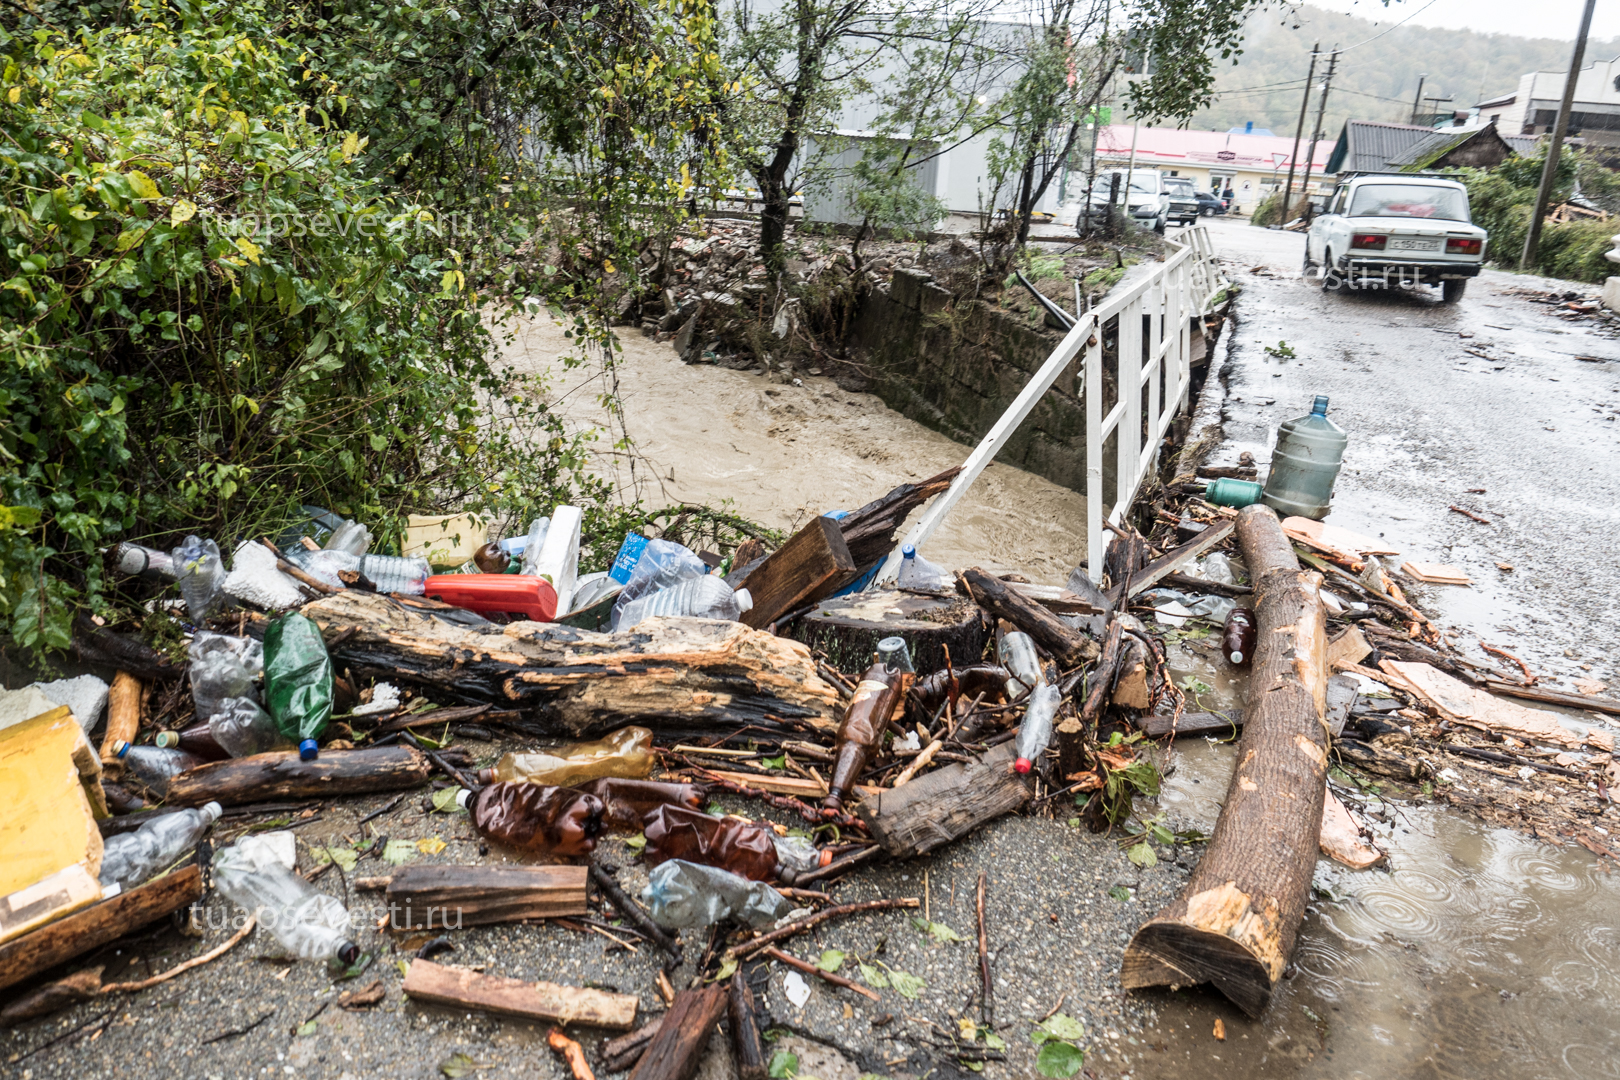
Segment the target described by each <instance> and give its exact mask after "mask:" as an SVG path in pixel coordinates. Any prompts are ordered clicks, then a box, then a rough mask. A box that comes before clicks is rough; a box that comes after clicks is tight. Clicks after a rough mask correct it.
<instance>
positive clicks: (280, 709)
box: [264, 615, 332, 761]
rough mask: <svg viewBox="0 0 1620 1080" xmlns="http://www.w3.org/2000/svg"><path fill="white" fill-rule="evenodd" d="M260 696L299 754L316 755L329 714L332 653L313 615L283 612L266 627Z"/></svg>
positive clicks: (310, 758)
mask: <svg viewBox="0 0 1620 1080" xmlns="http://www.w3.org/2000/svg"><path fill="white" fill-rule="evenodd" d="M264 702H265V704H266V705H268V706H269V708H270V717H271V719H273V720H274V721H275V722H276V730H277V731H279V732H281V734H282V736H283V737H284V738H286V739H288V740H290V741H292V742H296V743H297V744H298V756H299V757H300V758H301V759H303V760H304V761H314V760H315V757H316V754H317V753H318V752H319V750H318V747H317V744H316V742H315V740H316V739H319V738H320V737H321V733H322V732H324V731H325V730H326V722H327V720H329V719H330V718H331V716H332V658H331V657H330V656H328V655H327V653H326V642H325V641H324V640H322V638H321V628H320V627H318V626H316V625H315V620H313V619H310V618H307V617H305V616H303V615H283V616H282V617H281V618H279V619H277V620H276V621H275V622H273V623H271V624H270V626H269V628H268V629H266V630H265V632H264Z"/></svg>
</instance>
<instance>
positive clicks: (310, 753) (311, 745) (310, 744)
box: [298, 739, 320, 761]
mask: <svg viewBox="0 0 1620 1080" xmlns="http://www.w3.org/2000/svg"><path fill="white" fill-rule="evenodd" d="M319 753H320V748H319V747H317V746H316V745H315V740H314V739H305V740H304V741H303V742H301V743H299V744H298V760H299V761H314V760H315V755H317V754H319Z"/></svg>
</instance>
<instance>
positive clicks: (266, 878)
mask: <svg viewBox="0 0 1620 1080" xmlns="http://www.w3.org/2000/svg"><path fill="white" fill-rule="evenodd" d="M240 849H241V845H237V846H235V847H231V848H227V849H226V850H225V851H223V852H221V853H220V855H219V856H218V857H217V858H216V859H215V860H214V885H215V886H216V887H217V888H218V889H219V891H220V892H222V893H224V894H225V895H226V896H227V897H229V898H230V899H231V901H232V902H233V903H235V904H237V905H238V906H240V907H242V908H245V909H246V910H248V911H250V912H256V913H257V914H258V917H259V924H260V925H261V926H263V927H264V928H265V929H266V930H269V931H270V932H271V933H272V934H274V935H275V938H276V940H277V941H279V942H281V944H282V947H283V948H285V949H286V950H287V951H288V952H290V953H292V954H293V955H294V956H296V957H298V958H299V959H301V960H340V961H342V962H343V963H345V964H352V963H354V962H355V961H356V960H358V959H359V958H360V947H359V946H358V945H356V944H355V943H354V941H353V939H352V938H351V937H350V936H349V911H348V909H347V908H345V907H344V906H343V904H342V903H341V902H339V901H338V899H337V897H335V896H331V895H328V894H327V893H324V892H321V891H320V890H318V889H316V888H315V886H313V885H311V884H310V883H309V882H307V881H305V880H304V879H303V878H301V877H299V876H297V875H296V874H294V873H293V872H292V871H290V870H288V869H287V868H286V867H285V866H282V865H281V864H280V863H277V862H272V861H269V860H259V859H255V858H253V857H252V856H251V855H247V854H246V853H244V852H242V851H241V850H240Z"/></svg>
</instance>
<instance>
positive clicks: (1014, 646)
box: [996, 630, 1045, 699]
mask: <svg viewBox="0 0 1620 1080" xmlns="http://www.w3.org/2000/svg"><path fill="white" fill-rule="evenodd" d="M1000 638H1001V639H1000V640H999V641H997V642H996V657H997V659H999V660H1000V661H1001V666H1002V667H1004V668H1006V669H1007V676H1008V678H1007V697H1008V698H1009V699H1012V698H1017V697H1020V696H1022V695H1024V694H1027V693H1029V692H1030V691H1031V690H1033V689H1035V687H1037V686H1039V685H1040V684H1041V683H1042V682H1044V681H1045V677H1044V676H1042V674H1041V658H1040V657H1039V656H1037V655H1036V654H1035V639H1034V638H1032V637H1030V636H1029V635H1028V634H1026V633H1024V632H1023V631H1022V630H1014V631H1012V632H1011V633H1006V634H1002V635H1001V636H1000Z"/></svg>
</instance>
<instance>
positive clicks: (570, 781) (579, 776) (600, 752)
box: [478, 727, 653, 787]
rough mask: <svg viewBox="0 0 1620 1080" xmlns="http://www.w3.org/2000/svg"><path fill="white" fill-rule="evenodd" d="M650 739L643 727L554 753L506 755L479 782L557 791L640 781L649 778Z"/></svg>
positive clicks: (576, 744)
mask: <svg viewBox="0 0 1620 1080" xmlns="http://www.w3.org/2000/svg"><path fill="white" fill-rule="evenodd" d="M652 737H653V736H652V732H651V731H649V730H647V729H646V728H644V727H626V728H620V729H619V730H618V731H615V732H614V733H613V734H611V735H609V736H607V737H606V738H602V739H597V740H595V741H593V742H582V743H574V744H573V745H572V746H564V747H561V748H560V749H558V750H557V751H556V752H555V753H545V752H543V751H537V752H534V753H529V754H507V755H506V756H504V757H502V758H501V759H500V760H499V761H497V762H496V763H495V766H494V768H490V769H480V770H479V771H478V779H479V782H481V783H485V784H493V783H509V782H512V781H519V780H521V781H523V782H525V783H529V784H551V785H554V786H556V787H577V786H578V785H580V784H583V783H586V782H587V781H590V780H595V779H597V778H598V777H602V776H621V777H625V778H627V779H632V780H635V779H640V778H642V777H646V776H650V775H652V770H653V752H652Z"/></svg>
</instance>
